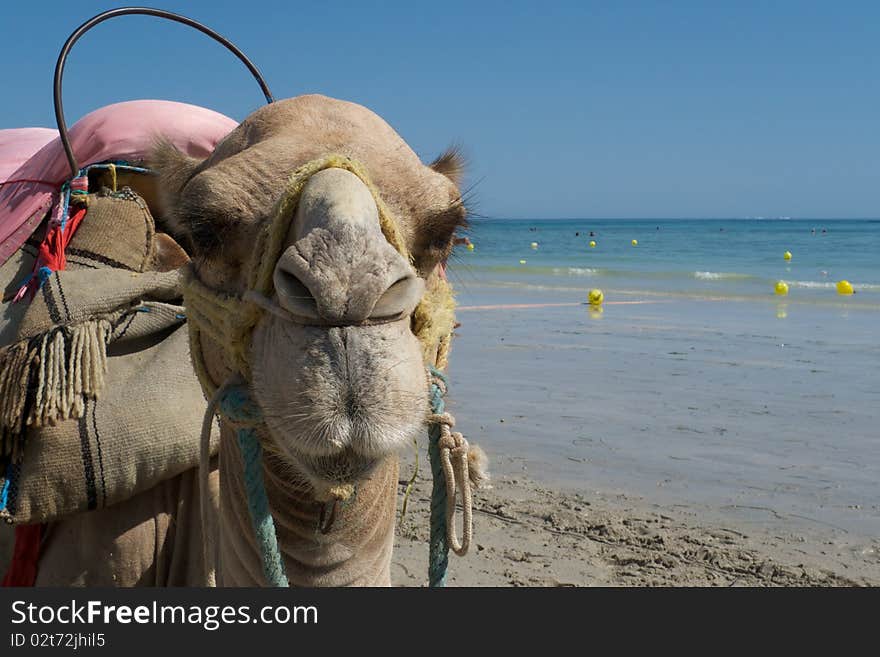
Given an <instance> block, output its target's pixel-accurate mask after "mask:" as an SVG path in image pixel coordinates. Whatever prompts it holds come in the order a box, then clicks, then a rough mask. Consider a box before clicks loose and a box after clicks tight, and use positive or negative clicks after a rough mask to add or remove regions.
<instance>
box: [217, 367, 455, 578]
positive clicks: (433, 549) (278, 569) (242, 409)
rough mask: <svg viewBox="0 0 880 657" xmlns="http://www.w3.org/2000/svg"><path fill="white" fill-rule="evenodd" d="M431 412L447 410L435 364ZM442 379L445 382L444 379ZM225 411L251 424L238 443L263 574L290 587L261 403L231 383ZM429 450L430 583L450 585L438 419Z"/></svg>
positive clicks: (222, 407) (224, 397) (223, 401)
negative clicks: (273, 506) (267, 469)
mask: <svg viewBox="0 0 880 657" xmlns="http://www.w3.org/2000/svg"><path fill="white" fill-rule="evenodd" d="M431 376H432V378H433V379H434V380H432V382H431V396H430V401H431V412H432V413H435V414H438V415H439V414H441V413H443V412H444V411H445V410H446V403H445V401H444V400H443V396H444V395H445V389H446V383H447V382H446V377H445V376H443V374H442V373H441V372H440V371H439V370H437V369H436V368H434V367H431ZM438 382H440V383H442V387H441V385H438ZM218 405H219V409H220V412H221V413H222V414H223V415H225V416H226V417H227V418H229V419H230V420H232V421H233V422H237V423H241V424H246V425H250V426H248V427H242V428H239V429H238V430H237V431H236V437H237V439H238V446H239V449H240V450H241V456H242V460H243V462H244V481H245V493H246V495H247V503H248V510H249V511H250V515H251V525H252V526H253V529H254V534H255V535H256V538H257V544H258V546H259V549H260V559H261V561H262V566H263V574H264V575H265V576H266V581H268V582H269V584H270V585H271V586H278V587H287V586H289V585H290V584H289V582H288V580H287V574H286V573H285V571H284V562H283V560H282V559H281V551H280V549H279V547H278V537H277V535H276V533H275V522H274V520H273V519H272V514H271V513H270V512H269V499H268V497H267V496H266V487H265V484H264V482H263V449H262V447H261V445H260V441H259V439H258V438H257V434H256V431H254V429H253V428H252V427H253V425H256V424H259V423H260V422H261V421H262V412H261V410H260V407H259V406H258V405H257V404H256V403H254V401H253V399H251V396H250V393H249V391H248V389H247V386H246V385H227V386H226V387H225V389H224V390H223V394H222V396H221V397H220V399H219V401H218ZM428 456H429V458H430V460H431V473H432V475H433V479H434V483H433V489H432V491H431V538H430V544H429V551H428V585H429V586H432V587H441V586H446V571H447V568H448V567H449V544H448V542H447V540H446V476H445V475H444V474H443V466H442V464H441V461H440V425H439V424H434V425H432V426H431V429H430V431H429V432H428Z"/></svg>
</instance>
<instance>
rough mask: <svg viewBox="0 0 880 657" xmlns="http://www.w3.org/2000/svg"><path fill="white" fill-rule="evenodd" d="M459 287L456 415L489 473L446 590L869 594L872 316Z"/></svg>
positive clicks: (877, 315)
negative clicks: (847, 590)
mask: <svg viewBox="0 0 880 657" xmlns="http://www.w3.org/2000/svg"><path fill="white" fill-rule="evenodd" d="M459 289H460V290H462V292H461V293H460V295H459V303H460V304H461V305H462V306H463V308H462V310H461V311H460V312H459V319H460V320H461V322H462V326H461V327H460V328H459V329H458V331H457V339H456V342H455V346H454V349H453V354H452V369H451V392H450V410H451V411H452V412H453V413H454V414H455V415H456V417H457V419H458V427H457V428H458V429H460V430H461V431H462V432H464V433H465V435H466V436H468V438H469V440H471V441H472V442H476V443H479V444H481V445H482V446H483V447H484V448H485V450H486V451H487V452H488V454H489V457H490V461H491V464H492V465H491V467H492V469H493V470H494V472H495V473H496V474H499V475H501V479H500V483H499V485H498V487H497V489H496V490H495V491H492V492H491V493H488V494H487V497H486V498H478V499H479V500H481V501H480V502H479V504H481V505H484V506H483V509H482V511H481V512H480V513H479V514H478V516H477V521H478V523H479V524H478V528H477V530H476V533H477V536H478V539H477V541H478V542H481V544H483V546H484V550H482V551H478V552H477V554H476V555H471V556H469V557H468V558H466V559H464V560H460V559H455V560H454V562H455V563H458V564H460V565H459V566H458V570H457V573H458V574H457V575H456V577H457V580H456V581H457V583H459V584H475V585H483V584H493V585H508V584H528V585H542V584H553V583H554V581H556V580H558V581H560V582H568V583H574V584H579V585H592V584H666V585H692V584H695V585H703V584H724V585H729V584H732V583H737V584H753V585H759V584H791V585H794V584H808V585H813V584H850V583H860V584H874V585H880V494H878V492H877V485H876V472H878V471H880V449H878V448H880V433H878V432H877V430H876V426H877V421H878V419H880V415H878V411H877V409H878V408H880V387H878V386H877V378H876V376H877V374H876V372H877V371H880V370H878V366H880V347H878V345H877V342H876V326H877V325H878V322H880V312H878V311H877V309H876V308H872V307H861V306H859V305H858V304H856V303H855V302H853V301H852V300H849V301H850V303H847V300H844V301H842V302H839V301H838V300H837V299H834V298H832V300H831V301H830V302H829V303H828V304H825V305H815V304H801V303H798V302H797V301H796V300H789V301H787V302H785V303H778V302H776V301H774V300H773V299H772V298H770V299H767V300H754V299H741V300H731V299H724V300H716V299H712V298H711V297H706V298H701V299H697V298H681V297H675V296H672V295H648V294H644V293H638V294H633V293H627V291H625V290H606V300H607V301H610V302H611V303H606V305H605V308H604V311H603V312H602V313H590V312H589V310H588V309H587V308H586V307H583V306H580V307H579V306H576V305H575V306H572V305H568V304H572V303H576V302H577V301H579V300H582V299H584V298H585V296H586V294H585V292H586V290H576V289H571V290H560V289H555V290H554V289H541V288H538V287H535V288H533V289H528V288H522V287H516V288H505V287H503V286H502V287H498V286H494V287H493V286H483V285H480V284H479V283H478V282H474V281H467V280H465V281H459ZM633 301H635V302H638V303H631V302H633ZM615 302H624V303H615ZM527 304H541V305H542V307H532V308H529V307H513V308H503V307H502V308H486V307H485V306H499V305H500V306H507V305H514V306H522V305H527ZM546 304H553V305H546ZM556 304H560V305H556ZM562 304H566V305H562ZM469 307H470V308H473V310H469V309H468V308H469ZM423 463H424V461H423ZM404 472H406V471H405V470H404ZM423 474H424V475H425V476H427V468H425V472H424V473H423ZM485 505H488V506H485ZM499 506H500V508H502V509H504V513H503V514H501V515H502V516H503V515H504V514H512V517H511V518H502V517H501V516H499V515H498V514H494V515H493V512H492V509H497V508H499ZM575 507H578V509H576V508H575ZM663 517H666V518H667V519H666V520H664V519H663ZM548 518H549V519H548ZM658 518H659V519H660V520H659V522H658V521H657V520H658ZM511 520H516V522H512V521H511ZM416 524H417V525H418V523H416ZM404 530H406V527H404ZM413 531H415V532H416V533H418V530H415V529H414V530H413ZM421 531H422V532H423V531H424V530H421ZM559 532H563V533H559ZM566 532H567V533H566ZM606 534H607V535H606ZM608 536H611V537H612V538H611V539H608ZM645 536H648V537H651V536H654V537H655V538H657V539H658V540H656V541H653V542H652V541H651V540H647V539H645V538H644V537H645ZM608 540H610V541H611V542H610V543H608ZM652 540H653V539H652ZM399 542H400V547H401V550H400V551H399V553H398V559H399V560H400V563H401V565H402V566H405V567H406V569H408V570H410V571H411V563H410V561H409V557H405V556H404V554H405V553H406V550H408V549H410V548H409V547H408V540H407V533H406V531H404V532H403V533H402V534H401V539H400V541H399ZM508 552H510V554H511V555H512V556H510V555H508V556H505V555H506V554H507V553H508ZM526 553H528V554H533V555H543V556H535V557H527V558H526V559H523V560H521V559H520V557H521V556H522V555H526ZM469 559H472V562H471V561H469ZM658 564H660V565H658ZM719 564H720V565H719ZM762 564H769V565H767V566H766V568H763V570H761V565H762ZM756 568H757V570H756ZM774 569H776V570H778V571H779V574H776V575H774V574H773V573H776V570H774ZM799 569H800V570H799ZM804 572H806V573H807V574H806V575H804V574H803V573H804ZM398 574H399V575H402V576H399V577H398V580H397V581H398V582H399V583H401V584H403V583H417V581H418V579H417V578H416V579H411V578H409V577H408V576H406V575H405V573H398ZM414 574H417V575H418V574H420V571H419V570H418V569H417V570H416V572H415V573H414ZM569 580H572V581H569Z"/></svg>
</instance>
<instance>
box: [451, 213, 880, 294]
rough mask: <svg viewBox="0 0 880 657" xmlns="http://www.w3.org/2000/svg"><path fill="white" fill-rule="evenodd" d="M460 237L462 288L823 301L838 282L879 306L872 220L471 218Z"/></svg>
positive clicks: (878, 229)
mask: <svg viewBox="0 0 880 657" xmlns="http://www.w3.org/2000/svg"><path fill="white" fill-rule="evenodd" d="M469 236H470V239H471V241H472V242H473V244H474V249H473V250H472V251H468V250H467V249H465V248H464V247H462V246H459V247H457V248H456V252H455V256H454V263H453V265H454V267H453V268H454V269H456V271H458V272H461V275H462V276H463V277H464V279H465V282H467V281H470V280H473V279H476V280H479V281H480V282H482V283H490V284H491V283H495V284H499V285H514V286H516V285H523V286H528V285H537V286H547V287H550V288H553V287H566V286H572V285H573V286H578V287H580V286H589V287H599V288H602V289H605V288H608V289H610V290H626V291H629V292H645V293H651V294H656V293H662V294H672V295H684V296H694V297H700V296H706V295H711V296H730V297H754V298H767V297H768V296H769V297H770V298H772V297H773V296H774V294H775V286H776V283H777V282H778V281H784V282H785V283H786V284H787V285H788V289H789V293H788V296H789V298H790V299H791V300H792V301H803V302H815V303H823V302H834V301H837V300H838V299H837V291H836V284H837V282H838V281H840V280H847V281H849V282H850V283H851V284H852V286H853V288H854V289H855V292H856V295H855V297H854V298H853V301H856V300H858V302H859V304H860V305H861V304H872V305H873V304H880V219H627V220H621V219H615V220H603V219H560V220H557V219H553V220H533V219H532V220H530V219H484V220H480V219H476V220H474V221H473V223H472V227H471V230H470V233H469ZM633 240H636V242H637V244H636V245H633ZM591 241H592V242H595V246H594V247H591V246H590V242H591ZM786 252H788V253H790V254H791V259H790V260H786V259H785V258H784V254H785V253H786Z"/></svg>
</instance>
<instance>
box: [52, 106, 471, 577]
mask: <svg viewBox="0 0 880 657" xmlns="http://www.w3.org/2000/svg"><path fill="white" fill-rule="evenodd" d="M149 166H150V167H151V168H152V169H153V170H154V171H155V172H156V173H157V174H158V187H157V189H156V190H153V191H152V192H151V193H150V194H147V193H146V192H144V196H145V197H149V202H150V204H151V209H153V210H154V214H155V215H156V216H157V222H158V221H161V222H162V224H163V227H164V229H165V230H166V231H167V232H168V233H169V234H170V235H171V237H173V238H174V240H176V241H177V243H179V244H180V245H181V246H182V247H183V249H184V250H185V251H186V254H187V256H188V257H189V258H190V261H189V263H188V265H187V266H186V269H187V283H186V284H185V293H184V298H185V301H186V306H187V314H188V316H189V319H188V324H189V331H190V350H191V354H190V355H191V357H192V360H193V364H194V366H195V371H196V374H197V375H198V376H199V380H200V382H201V385H202V388H203V390H204V392H205V395H206V397H212V396H213V399H212V404H215V403H216V402H217V399H216V397H217V396H218V394H220V393H219V392H218V391H223V390H225V389H226V387H227V386H228V385H229V384H230V383H235V384H236V385H237V386H238V389H240V390H244V391H246V394H247V396H248V400H247V401H248V402H249V403H251V404H252V405H253V406H254V407H256V408H257V409H258V411H259V417H258V420H257V421H254V422H251V423H250V424H249V425H248V429H249V430H250V431H252V433H253V435H254V436H255V437H256V440H257V442H258V444H259V446H260V448H261V449H262V454H261V457H260V459H259V465H260V467H259V469H260V471H261V475H262V479H263V481H264V486H265V493H266V496H267V498H268V506H269V511H270V514H271V518H272V520H273V523H274V531H275V534H276V535H277V546H278V551H279V552H280V558H281V561H282V567H283V571H284V573H285V579H286V581H288V582H289V584H290V585H292V586H348V585H362V586H388V585H390V583H391V578H390V566H391V556H392V545H393V539H394V526H395V517H396V513H395V510H396V498H397V488H398V458H397V454H398V452H399V451H400V450H402V449H404V448H407V447H409V446H411V445H412V442H413V440H414V439H415V438H416V436H418V435H420V434H422V433H423V432H424V431H425V427H426V421H427V420H428V414H429V410H428V409H429V399H428V395H429V389H430V380H429V377H428V374H427V369H426V368H427V367H428V366H431V365H436V366H438V367H441V368H442V367H444V366H445V364H446V356H447V353H448V349H449V340H450V336H451V333H452V328H453V324H454V308H453V302H452V296H451V292H450V290H449V288H448V285H447V283H446V282H445V276H444V271H445V261H446V259H447V258H448V256H449V255H450V252H451V250H452V245H453V241H454V239H455V233H456V231H457V230H460V229H462V228H463V227H465V226H466V216H467V212H466V209H465V207H464V204H463V202H462V195H461V191H460V189H459V185H460V180H461V175H462V169H463V167H462V162H461V158H460V156H459V155H458V154H457V152H456V151H455V150H450V151H447V152H446V153H444V154H443V155H441V156H440V157H438V158H437V159H436V160H435V161H433V162H432V163H430V164H427V165H426V164H424V163H422V162H421V161H420V159H419V158H418V156H417V155H416V154H415V152H414V151H413V150H412V149H411V148H410V147H409V146H408V145H407V144H406V142H405V141H404V140H403V139H402V138H401V137H400V136H399V135H397V133H396V132H395V131H394V130H393V129H392V128H391V127H390V126H389V125H388V124H387V123H386V122H385V121H383V120H382V119H381V118H380V117H379V116H377V115H376V114H374V113H373V112H371V111H370V110H368V109H366V108H365V107H362V106H360V105H357V104H354V103H350V102H345V101H341V100H335V99H332V98H328V97H324V96H319V95H306V96H300V97H296V98H292V99H288V100H283V101H277V102H274V103H272V104H270V105H267V106H265V107H263V108H261V109H259V110H257V111H255V112H254V113H253V114H251V115H250V116H249V117H247V118H246V119H245V120H244V121H243V122H242V123H241V124H240V125H239V126H238V127H237V128H235V129H234V130H233V131H232V132H231V133H230V134H229V135H228V136H227V137H226V138H225V139H223V140H222V141H221V142H220V143H219V144H218V145H217V147H216V148H215V149H214V151H213V153H211V154H210V155H209V156H208V157H207V158H205V159H199V158H194V157H190V156H188V155H185V154H183V153H181V152H180V151H178V150H177V149H176V148H175V147H173V146H171V145H170V144H168V143H165V142H159V143H158V144H157V146H156V148H155V150H154V153H153V156H152V158H151V162H150V163H149ZM272 231H274V232H272ZM261 268H262V276H263V278H262V279H260V280H263V282H264V283H266V284H265V285H262V289H254V280H257V279H259V276H260V271H258V270H261ZM258 287H259V286H258ZM218 304H219V305H218ZM224 304H225V305H224ZM229 326H232V327H233V328H232V329H230V330H231V332H230V330H227V331H226V332H224V327H225V328H226V329H229ZM242 326H243V327H244V328H242ZM214 410H215V409H214V407H213V406H212V407H211V408H209V413H208V418H209V421H210V418H211V417H212V416H213V412H214ZM216 410H217V411H218V417H219V426H220V432H219V441H214V442H212V443H211V444H210V446H209V444H208V442H207V441H205V445H204V447H205V451H204V452H203V462H202V465H203V466H204V472H203V475H204V476H203V477H202V478H201V480H200V479H199V477H197V475H196V471H195V469H190V470H187V471H186V472H184V473H182V474H179V475H176V476H174V477H171V478H169V479H167V480H166V481H163V482H162V483H160V484H159V485H157V486H155V487H154V488H152V489H150V490H148V491H144V492H141V493H138V494H137V495H134V496H133V497H132V498H131V499H129V500H126V501H123V502H120V503H118V504H114V505H112V506H108V507H106V508H103V509H97V510H94V511H89V512H88V513H82V514H78V515H75V516H72V517H70V518H65V519H62V520H60V521H58V522H56V523H54V525H53V528H52V531H51V532H50V534H49V535H48V537H47V540H46V541H45V544H44V549H43V551H42V554H41V560H40V569H39V576H38V578H37V584H38V585H69V584H84V585H102V584H103V585H108V584H109V585H123V586H132V585H142V584H154V585H155V584H159V585H167V584H177V585H181V584H182V585H205V584H213V583H215V582H216V584H217V585H220V586H265V585H267V584H271V583H272V582H270V581H268V579H267V574H266V572H265V567H264V561H265V557H264V554H262V553H261V545H260V541H259V540H258V538H257V536H256V535H255V531H254V526H253V525H252V515H251V513H250V512H249V497H248V493H247V492H246V488H247V487H248V486H250V482H248V481H246V479H247V475H245V474H244V473H245V468H246V463H245V460H246V457H243V455H242V452H241V450H240V446H239V444H238V442H237V436H238V435H239V431H240V430H241V427H242V420H241V418H240V417H235V416H234V414H232V415H230V414H229V413H228V412H225V411H224V410H223V409H222V408H220V407H218V408H217V409H216ZM209 421H208V422H206V427H208V428H210V425H209ZM206 435H207V434H206ZM203 438H204V436H203ZM218 442H219V444H217V443H218ZM459 446H460V445H459ZM464 449H465V450H466V457H467V462H468V463H469V464H470V479H471V481H472V483H473V484H474V485H477V484H479V483H480V481H481V480H482V479H484V478H485V455H484V454H483V453H482V452H481V451H480V450H479V449H478V448H476V447H474V446H471V447H470V448H468V447H467V446H466V444H465V447H464ZM209 451H210V454H211V455H213V458H211V460H210V463H209V462H208V458H207V457H208V456H209V454H208V452H209ZM200 505H201V506H202V507H203V509H202V513H201V515H200V514H199V506H200ZM203 548H204V549H203ZM99 555H100V556H99ZM78 560H79V561H83V560H86V561H89V562H90V563H91V564H92V566H93V567H92V568H91V569H86V570H85V571H84V570H83V567H82V564H81V563H79V562H78Z"/></svg>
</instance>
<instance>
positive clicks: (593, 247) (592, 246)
mask: <svg viewBox="0 0 880 657" xmlns="http://www.w3.org/2000/svg"><path fill="white" fill-rule="evenodd" d="M590 248H591V249H595V248H596V240H590Z"/></svg>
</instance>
